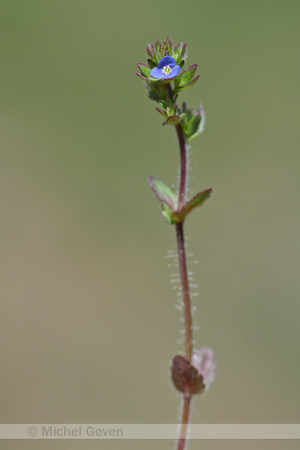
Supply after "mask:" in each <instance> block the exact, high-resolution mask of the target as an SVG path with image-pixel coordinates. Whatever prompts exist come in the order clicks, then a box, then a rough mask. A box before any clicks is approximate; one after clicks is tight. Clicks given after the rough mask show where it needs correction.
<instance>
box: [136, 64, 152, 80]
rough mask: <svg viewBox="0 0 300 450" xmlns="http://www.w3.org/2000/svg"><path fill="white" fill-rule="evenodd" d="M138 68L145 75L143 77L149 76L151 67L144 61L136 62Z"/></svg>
mask: <svg viewBox="0 0 300 450" xmlns="http://www.w3.org/2000/svg"><path fill="white" fill-rule="evenodd" d="M137 66H138V68H139V69H140V71H141V73H142V74H143V75H144V76H145V77H147V78H148V77H149V76H150V72H151V69H150V67H148V66H146V64H144V63H137Z"/></svg>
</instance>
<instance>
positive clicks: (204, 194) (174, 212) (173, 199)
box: [148, 177, 212, 224]
mask: <svg viewBox="0 0 300 450" xmlns="http://www.w3.org/2000/svg"><path fill="white" fill-rule="evenodd" d="M148 183H149V186H150V188H151V189H152V190H153V192H154V194H155V195H156V197H157V198H158V200H159V201H160V204H161V208H162V215H163V216H164V217H165V219H166V220H167V222H168V223H170V224H173V223H176V222H183V221H184V219H185V218H186V216H187V215H188V214H189V213H190V212H191V211H192V210H193V209H194V208H196V207H197V206H200V205H202V203H203V202H204V201H205V200H206V199H207V198H209V197H210V194H211V192H212V188H207V189H204V190H203V191H201V192H198V194H196V195H194V197H192V198H191V200H189V201H188V202H186V203H185V204H184V205H183V206H182V207H181V208H178V200H177V196H176V194H175V193H174V192H173V191H172V189H170V188H169V187H168V186H167V185H166V184H165V183H164V182H163V181H161V180H158V179H156V178H154V177H148Z"/></svg>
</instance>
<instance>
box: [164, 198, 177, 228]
mask: <svg viewBox="0 0 300 450" xmlns="http://www.w3.org/2000/svg"><path fill="white" fill-rule="evenodd" d="M161 213H162V215H163V216H164V218H165V219H166V220H167V222H168V223H169V224H171V225H172V224H173V223H175V222H176V220H175V221H174V219H173V217H172V211H171V209H170V208H169V207H168V205H166V203H162V204H161Z"/></svg>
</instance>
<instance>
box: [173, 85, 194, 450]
mask: <svg viewBox="0 0 300 450" xmlns="http://www.w3.org/2000/svg"><path fill="white" fill-rule="evenodd" d="M167 92H168V96H169V98H170V100H171V101H172V102H173V90H172V88H171V85H170V84H168V86H167ZM175 128H176V132H177V137H178V143H179V148H180V182H179V192H178V209H180V208H182V206H183V205H184V202H185V196H186V184H187V159H188V158H187V147H186V141H185V137H184V134H183V129H182V126H181V123H179V124H178V125H176V126H175ZM176 238H177V247H178V257H179V270H180V276H181V284H182V295H183V304H184V323H185V352H186V358H187V359H188V360H189V361H191V359H192V350H193V338H192V316H191V302H190V290H189V280H188V274H187V264H186V252H185V245H184V233H183V221H182V222H177V223H176ZM191 400H192V395H191V394H189V393H185V394H184V398H183V409H182V416H181V429H180V437H179V439H178V445H177V450H184V448H185V445H186V442H187V437H186V436H187V426H188V423H189V415H190V408H191Z"/></svg>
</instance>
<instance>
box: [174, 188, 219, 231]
mask: <svg viewBox="0 0 300 450" xmlns="http://www.w3.org/2000/svg"><path fill="white" fill-rule="evenodd" d="M211 193H212V188H207V189H204V191H201V192H198V194H196V195H194V197H193V198H191V200H189V201H188V202H187V203H185V204H184V205H183V206H182V208H180V209H177V210H176V211H173V212H172V214H171V219H172V220H173V223H174V222H183V221H184V219H185V218H186V216H187V215H188V214H189V213H190V212H191V211H192V210H193V209H194V208H196V207H197V206H200V205H202V203H203V202H204V201H205V200H206V199H208V198H209V197H210V195H211Z"/></svg>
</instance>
